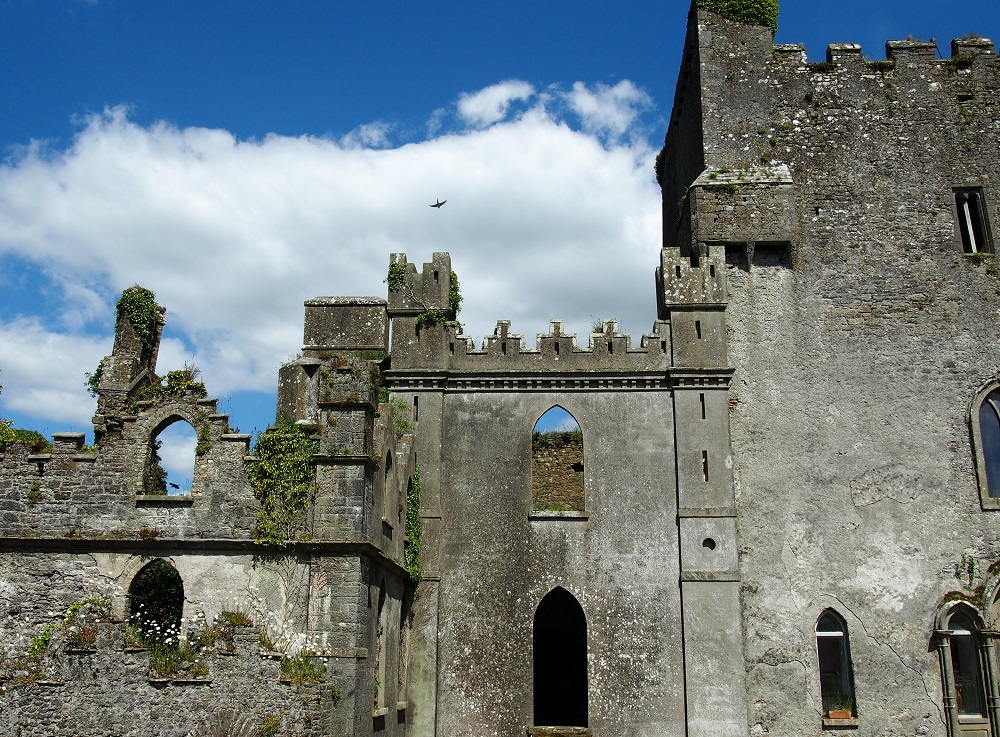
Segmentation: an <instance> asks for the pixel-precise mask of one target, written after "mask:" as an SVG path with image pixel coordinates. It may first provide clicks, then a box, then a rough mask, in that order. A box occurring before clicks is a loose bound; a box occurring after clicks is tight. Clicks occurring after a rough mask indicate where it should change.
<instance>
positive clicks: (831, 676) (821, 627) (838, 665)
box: [816, 609, 855, 719]
mask: <svg viewBox="0 0 1000 737" xmlns="http://www.w3.org/2000/svg"><path fill="white" fill-rule="evenodd" d="M816 650H817V654H818V656H819V687H820V696H821V698H822V702H823V716H824V717H827V718H829V719H851V718H853V717H854V716H855V700H854V673H853V669H852V666H851V648H850V643H849V642H848V639H847V625H846V623H845V622H844V620H843V619H842V618H841V617H840V615H839V614H837V613H836V612H834V611H833V610H830V609H827V610H826V611H825V612H823V613H822V614H821V615H820V617H819V619H818V620H817V621H816Z"/></svg>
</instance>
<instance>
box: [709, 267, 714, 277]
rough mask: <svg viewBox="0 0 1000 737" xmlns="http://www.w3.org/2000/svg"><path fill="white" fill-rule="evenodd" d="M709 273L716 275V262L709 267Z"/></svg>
mask: <svg viewBox="0 0 1000 737" xmlns="http://www.w3.org/2000/svg"><path fill="white" fill-rule="evenodd" d="M708 275H709V276H715V264H712V265H710V266H709V267H708Z"/></svg>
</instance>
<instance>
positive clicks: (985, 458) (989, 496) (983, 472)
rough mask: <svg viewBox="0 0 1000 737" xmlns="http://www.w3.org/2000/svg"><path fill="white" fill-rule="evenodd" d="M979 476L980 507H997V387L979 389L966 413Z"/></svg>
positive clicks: (999, 490)
mask: <svg viewBox="0 0 1000 737" xmlns="http://www.w3.org/2000/svg"><path fill="white" fill-rule="evenodd" d="M969 421H970V424H971V425H972V444H973V446H974V447H973V452H974V455H975V461H976V471H977V474H978V476H979V496H980V499H981V500H982V504H983V507H984V508H987V507H992V508H1000V387H997V386H996V385H995V384H994V385H991V386H990V387H988V388H986V389H984V390H983V391H981V392H980V393H979V394H978V395H977V396H976V399H975V401H974V402H973V403H972V410H971V412H970V417H969Z"/></svg>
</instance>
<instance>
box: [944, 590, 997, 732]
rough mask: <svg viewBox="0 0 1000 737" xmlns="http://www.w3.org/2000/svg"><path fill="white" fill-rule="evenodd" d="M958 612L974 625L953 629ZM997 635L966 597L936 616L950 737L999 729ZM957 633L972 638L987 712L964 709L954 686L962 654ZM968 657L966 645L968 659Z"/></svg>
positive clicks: (965, 664)
mask: <svg viewBox="0 0 1000 737" xmlns="http://www.w3.org/2000/svg"><path fill="white" fill-rule="evenodd" d="M956 615H960V616H961V617H963V618H964V619H965V620H966V621H967V622H968V623H969V624H970V625H971V628H968V627H966V628H962V629H954V628H953V627H952V620H953V619H954V618H955V616H956ZM998 635H1000V633H997V632H993V631H991V630H988V629H987V628H986V627H985V625H984V623H983V619H982V617H981V616H980V613H979V611H977V610H976V608H975V607H974V606H972V604H970V603H969V602H967V601H963V600H959V601H955V602H951V603H950V604H947V605H946V606H944V607H943V608H942V609H941V610H940V611H939V612H938V615H937V617H936V618H935V629H934V636H933V640H934V649H936V650H937V652H938V665H939V668H940V671H941V694H942V701H943V705H944V712H945V726H946V728H947V731H948V737H962V735H982V734H984V733H985V734H987V735H997V734H998V733H1000V695H998V692H997V665H996V659H995V657H996V656H995V654H994V652H993V650H994V647H993V641H994V639H995V638H996V637H997V636H998ZM955 637H963V638H964V637H969V638H971V643H972V657H974V658H975V662H973V663H972V664H971V667H972V669H973V672H974V673H975V674H976V676H977V677H978V682H979V683H978V689H979V694H978V697H979V699H980V711H981V712H985V713H979V714H962V713H961V709H960V706H959V703H958V700H959V699H958V692H957V691H956V688H955V661H956V658H957V657H960V656H959V655H958V654H957V653H956V652H955V646H956V645H958V642H957V641H956V642H953V638H955ZM963 649H964V648H963ZM968 658H969V654H968V650H967V649H966V655H965V659H966V661H967V660H968ZM964 666H965V668H968V667H969V666H970V664H969V663H968V662H965V663H964Z"/></svg>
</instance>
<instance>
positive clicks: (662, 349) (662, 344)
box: [660, 340, 667, 353]
mask: <svg viewBox="0 0 1000 737" xmlns="http://www.w3.org/2000/svg"><path fill="white" fill-rule="evenodd" d="M666 352H667V341H665V340H661V341H660V353H666Z"/></svg>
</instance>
